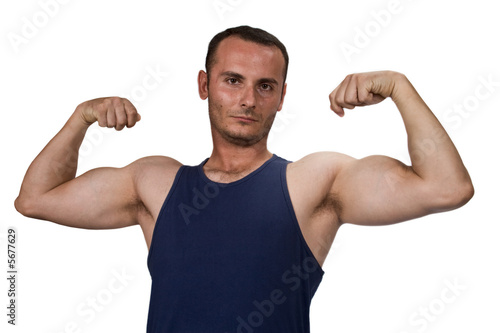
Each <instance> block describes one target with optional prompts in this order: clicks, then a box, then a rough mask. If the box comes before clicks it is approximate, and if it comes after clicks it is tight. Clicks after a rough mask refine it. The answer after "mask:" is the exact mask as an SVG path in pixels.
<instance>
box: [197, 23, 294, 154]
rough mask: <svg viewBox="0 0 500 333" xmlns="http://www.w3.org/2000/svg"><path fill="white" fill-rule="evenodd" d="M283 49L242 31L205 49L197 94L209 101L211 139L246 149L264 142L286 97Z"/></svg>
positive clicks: (270, 38)
mask: <svg viewBox="0 0 500 333" xmlns="http://www.w3.org/2000/svg"><path fill="white" fill-rule="evenodd" d="M287 68H288V54H287V52H286V48H285V46H284V45H283V44H282V43H281V42H280V41H279V40H278V39H277V38H276V37H274V36H273V35H271V34H269V33H267V32H265V31H264V30H261V29H256V28H251V27H248V26H242V27H237V28H231V29H227V30H225V31H223V32H221V33H219V34H217V35H216V36H215V37H214V38H213V39H212V41H211V42H210V44H209V47H208V53H207V58H206V72H204V71H200V73H199V75H198V85H199V93H200V97H201V98H202V99H206V98H208V106H209V115H210V123H211V127H212V135H215V136H218V137H220V138H222V139H223V140H226V141H229V142H231V143H234V144H238V145H243V146H249V145H253V144H255V143H257V142H260V141H261V140H262V139H264V138H267V135H268V134H269V131H270V129H271V125H272V123H273V121H274V117H275V116H276V113H277V112H278V111H280V110H281V108H282V105H283V100H284V96H285V93H286V83H285V80H286V75H287Z"/></svg>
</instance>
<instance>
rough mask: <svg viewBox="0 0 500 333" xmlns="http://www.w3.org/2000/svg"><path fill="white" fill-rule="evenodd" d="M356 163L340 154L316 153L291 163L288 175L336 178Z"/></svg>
mask: <svg viewBox="0 0 500 333" xmlns="http://www.w3.org/2000/svg"><path fill="white" fill-rule="evenodd" d="M354 161H356V159H355V158H353V157H351V156H349V155H346V154H342V153H338V152H330V151H323V152H316V153H312V154H309V155H306V156H304V157H303V158H301V159H300V160H297V161H295V162H292V163H290V165H289V167H288V170H287V173H288V174H290V175H292V174H293V175H297V176H299V177H335V176H336V175H337V174H338V173H339V172H340V171H341V170H343V169H345V168H347V167H348V166H349V165H350V164H352V163H353V162H354ZM332 180H333V179H332Z"/></svg>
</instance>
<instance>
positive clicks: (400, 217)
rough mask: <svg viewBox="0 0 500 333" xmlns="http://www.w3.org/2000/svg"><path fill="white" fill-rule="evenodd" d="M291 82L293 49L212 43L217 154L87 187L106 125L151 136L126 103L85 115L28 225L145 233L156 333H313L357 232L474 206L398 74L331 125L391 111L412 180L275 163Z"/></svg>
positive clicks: (107, 171) (236, 31) (255, 37)
mask: <svg viewBox="0 0 500 333" xmlns="http://www.w3.org/2000/svg"><path fill="white" fill-rule="evenodd" d="M287 67H288V55H287V52H286V49H285V47H284V46H283V44H282V43H281V42H280V41H279V40H278V39H276V37H274V36H272V35H270V34H268V33H267V32H265V31H263V30H260V29H254V28H250V27H247V26H243V27H237V28H233V29H228V30H226V31H224V32H222V33H220V34H218V35H216V36H215V37H214V38H213V40H212V41H211V43H210V45H209V50H208V54H207V60H206V72H205V71H200V72H199V75H198V87H199V95H200V97H201V98H202V99H208V105H209V116H210V124H211V130H212V140H213V151H212V154H211V156H210V158H208V159H206V160H205V161H203V162H202V163H201V164H200V165H198V166H184V165H182V164H181V163H180V162H178V161H176V160H175V159H173V158H170V157H159V156H151V157H145V158H142V159H139V160H137V161H135V162H133V163H131V164H130V165H128V166H126V167H124V168H120V169H116V168H98V169H94V170H91V171H89V172H87V173H85V174H83V175H81V176H79V177H76V178H75V175H76V169H77V158H74V156H77V153H78V149H79V147H80V144H81V143H82V140H83V138H84V135H85V132H86V130H87V128H88V127H89V126H90V125H91V124H92V123H94V122H98V124H99V126H103V127H110V128H115V129H116V130H122V129H123V128H124V127H133V126H134V125H135V124H136V122H138V121H139V120H140V116H139V114H138V113H137V110H136V109H135V107H134V106H133V105H132V104H131V103H130V102H129V101H128V100H126V99H123V98H118V97H109V98H98V99H94V100H90V101H86V102H84V103H82V104H80V105H78V107H77V108H76V110H75V111H74V113H73V114H72V116H71V117H70V119H69V120H68V122H67V123H66V124H65V125H64V127H63V128H62V129H61V131H60V132H59V133H58V134H57V135H56V136H55V137H54V138H53V139H52V140H51V141H50V142H49V143H48V144H47V146H46V147H45V148H44V149H43V151H42V152H41V153H40V154H39V155H38V156H37V157H36V158H35V160H34V161H33V163H32V164H31V166H30V167H29V169H28V171H27V173H26V176H25V179H24V181H23V184H22V187H21V191H20V194H19V197H18V198H17V200H16V202H15V205H16V208H17V210H18V211H19V212H21V213H22V214H24V215H26V216H30V217H34V218H39V219H44V220H49V221H53V222H56V223H59V224H63V225H68V226H73V227H79V228H89V229H104V228H120V227H126V226H131V225H136V224H139V225H140V226H141V228H142V231H143V233H144V237H145V239H146V243H147V246H148V248H149V256H148V267H149V270H150V273H151V276H152V291H151V301H150V309H149V317H148V332H235V331H236V332H254V331H255V332H257V331H258V332H309V305H310V302H311V299H312V297H313V295H314V293H315V291H316V289H317V287H318V285H319V283H320V281H321V278H322V275H323V270H322V269H321V265H322V264H323V262H324V260H325V258H326V256H327V254H328V251H329V249H330V246H331V244H332V242H333V240H334V238H335V235H336V233H337V230H338V229H339V227H340V226H341V225H342V224H343V223H352V224H358V225H387V224H392V223H397V222H401V221H405V220H409V219H413V218H417V217H420V216H423V215H426V214H431V213H435V212H442V211H446V210H451V209H455V208H458V207H460V206H462V205H464V204H465V203H466V202H467V201H468V200H470V198H471V197H472V195H473V191H474V190H473V186H472V183H471V180H470V178H469V175H468V173H467V170H466V169H465V167H464V165H463V163H462V161H461V159H460V156H459V154H458V152H457V150H456V149H455V147H454V145H453V143H452V141H451V140H450V138H449V137H448V135H447V134H446V132H445V130H444V129H443V127H442V126H441V124H440V123H439V122H438V120H437V119H436V118H435V117H434V115H433V114H432V112H431V110H430V109H429V108H428V107H427V106H426V105H425V103H424V102H423V100H422V99H421V98H420V97H419V95H418V94H417V92H416V91H415V89H414V88H413V87H412V85H411V84H410V82H409V81H408V80H407V78H406V77H405V76H404V75H402V74H400V73H396V72H390V71H383V72H372V73H360V74H353V75H349V76H347V77H346V79H345V80H344V81H343V82H342V83H341V84H340V85H339V86H338V87H337V88H336V89H335V90H334V91H333V92H332V93H331V94H330V102H331V109H332V110H333V111H334V112H335V113H336V114H337V115H339V116H343V115H344V109H345V108H347V109H352V108H354V107H356V106H366V105H372V104H376V103H379V102H381V101H382V100H384V99H385V98H388V97H389V98H391V99H392V100H393V101H394V103H395V104H396V106H397V108H398V110H399V111H400V113H401V116H402V118H403V121H404V124H405V127H406V131H407V134H408V148H409V154H410V158H411V161H412V165H411V166H406V165H404V164H403V163H401V162H399V161H397V160H394V159H392V158H389V157H386V156H369V157H366V158H363V159H359V160H358V159H354V158H352V157H349V156H347V155H344V154H340V153H335V152H321V153H314V154H311V155H308V156H306V157H304V158H302V159H300V160H299V161H297V162H293V163H291V162H288V161H286V160H284V159H282V158H280V157H278V156H276V155H274V154H272V153H271V152H269V151H268V149H267V136H268V133H269V130H270V128H271V125H272V123H273V120H274V117H275V116H276V113H277V112H278V111H280V110H281V108H282V105H283V101H284V98H285V94H286V83H285V80H286V73H287ZM429 145H432V149H423V147H428V146H429ZM422 152H425V153H424V154H423V153H422ZM153 231H154V233H153Z"/></svg>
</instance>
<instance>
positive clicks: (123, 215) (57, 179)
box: [15, 97, 140, 229]
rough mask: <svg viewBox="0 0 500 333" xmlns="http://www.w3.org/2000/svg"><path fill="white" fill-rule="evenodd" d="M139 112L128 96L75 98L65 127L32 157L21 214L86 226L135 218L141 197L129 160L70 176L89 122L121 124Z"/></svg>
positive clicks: (110, 225) (126, 124)
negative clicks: (80, 100)
mask: <svg viewBox="0 0 500 333" xmlns="http://www.w3.org/2000/svg"><path fill="white" fill-rule="evenodd" d="M139 120H140V115H139V114H138V113H137V110H136V109H135V107H134V106H133V105H132V103H130V102H129V101H128V100H127V99H123V98H119V97H110V98H98V99H94V100H90V101H87V102H84V103H82V104H80V105H79V106H78V107H77V108H76V110H75V112H74V113H73V114H72V116H71V117H70V119H69V120H68V121H67V122H66V124H65V125H64V127H63V128H62V129H61V130H60V131H59V133H57V135H56V136H55V137H54V138H53V139H52V140H51V141H50V142H49V143H48V144H47V146H46V147H45V148H44V149H43V150H42V152H41V153H40V154H39V155H38V156H37V157H36V158H35V160H34V161H33V162H32V163H31V165H30V167H29V168H28V171H27V172H26V175H25V177H24V181H23V183H22V185H21V190H20V193H19V196H18V198H17V199H16V201H15V207H16V209H17V210H18V211H19V212H20V213H22V214H23V215H25V216H29V217H33V218H38V219H43V220H48V221H52V222H56V223H59V224H63V225H67V226H72V227H78V228H89V229H101V228H118V227H124V226H129V225H133V224H136V223H137V214H138V209H139V207H140V201H139V200H138V195H137V191H136V187H135V183H134V166H133V165H132V166H128V167H125V168H121V169H115V168H98V169H94V170H91V171H89V172H87V173H85V174H83V175H81V176H79V177H77V178H75V175H76V170H77V164H78V150H79V148H80V145H81V143H82V141H83V138H84V136H85V133H86V131H87V129H88V127H89V126H90V125H91V124H92V123H94V122H96V121H97V122H98V123H99V125H100V126H103V127H109V128H115V129H116V130H122V129H123V128H124V127H133V126H134V125H135V124H136V122H137V121H139Z"/></svg>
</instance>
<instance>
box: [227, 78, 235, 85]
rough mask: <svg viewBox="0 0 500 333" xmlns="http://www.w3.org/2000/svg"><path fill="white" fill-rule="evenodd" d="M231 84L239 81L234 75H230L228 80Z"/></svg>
mask: <svg viewBox="0 0 500 333" xmlns="http://www.w3.org/2000/svg"><path fill="white" fill-rule="evenodd" d="M226 81H227V82H228V83H229V84H236V83H238V79H235V78H234V77H230V78H228V79H227V80H226Z"/></svg>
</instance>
